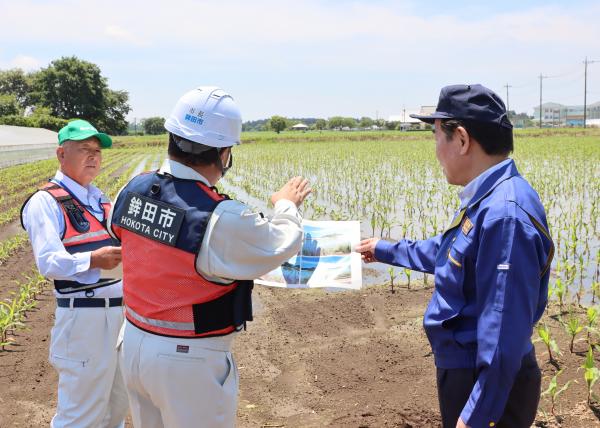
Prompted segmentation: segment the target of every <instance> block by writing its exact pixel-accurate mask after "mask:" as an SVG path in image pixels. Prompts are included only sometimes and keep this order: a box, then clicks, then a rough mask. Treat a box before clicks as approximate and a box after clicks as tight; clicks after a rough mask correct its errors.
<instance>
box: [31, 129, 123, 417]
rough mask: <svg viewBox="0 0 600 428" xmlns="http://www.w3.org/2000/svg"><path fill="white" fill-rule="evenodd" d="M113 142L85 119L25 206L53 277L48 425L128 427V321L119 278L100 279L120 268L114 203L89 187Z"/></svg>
mask: <svg viewBox="0 0 600 428" xmlns="http://www.w3.org/2000/svg"><path fill="white" fill-rule="evenodd" d="M111 145H112V140H111V138H110V137H109V136H108V135H106V134H104V133H101V132H98V131H97V130H96V128H94V127H93V126H92V125H91V124H90V123H89V122H86V121H85V120H74V121H71V122H69V123H68V124H67V126H65V127H64V128H62V129H61V130H60V131H59V133H58V148H57V149H56V157H57V158H58V161H59V163H60V168H59V170H58V171H57V172H56V175H55V176H54V178H52V179H51V180H50V181H49V182H48V183H47V184H46V185H44V186H42V187H41V188H40V189H39V190H38V191H37V192H36V193H34V194H33V195H32V196H31V197H30V198H29V199H28V200H27V201H25V203H24V204H23V208H22V209H21V223H22V225H23V227H24V228H25V230H27V233H28V234H29V240H30V241H31V245H32V247H33V254H34V257H35V261H36V264H37V266H38V269H39V271H40V273H41V274H42V275H44V276H45V277H47V278H50V279H52V280H54V289H55V290H54V294H55V296H56V304H57V307H56V313H55V322H54V327H53V328H52V333H51V338H50V352H49V354H50V363H51V364H52V365H53V366H54V368H55V369H56V371H57V373H58V402H57V408H56V414H55V416H54V418H53V419H52V422H51V427H54V428H59V427H102V428H116V427H123V426H124V419H125V416H126V415H127V410H128V405H127V392H126V389H125V386H124V383H123V379H122V377H121V371H120V368H119V362H118V358H117V351H116V349H115V347H116V343H117V338H118V335H119V330H120V327H121V325H122V323H123V310H122V309H123V308H122V305H123V290H122V288H123V286H122V281H121V280H120V279H118V278H114V277H112V276H110V275H106V274H103V272H102V271H103V270H105V271H108V270H111V269H114V268H116V267H117V266H118V265H119V264H120V263H121V247H120V246H118V243H116V242H115V241H114V240H113V239H112V238H111V237H110V235H109V234H108V232H107V230H106V219H107V217H108V213H109V211H110V208H111V203H110V201H109V200H108V199H107V198H106V197H105V196H104V194H103V193H102V192H101V191H100V190H99V189H98V188H97V187H95V186H93V185H92V184H91V183H92V181H93V180H94V179H95V178H96V177H97V176H98V173H99V172H100V164H101V161H102V151H101V149H102V148H108V147H110V146H111Z"/></svg>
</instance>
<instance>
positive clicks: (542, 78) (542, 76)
mask: <svg viewBox="0 0 600 428" xmlns="http://www.w3.org/2000/svg"><path fill="white" fill-rule="evenodd" d="M548 77H550V76H544V75H543V74H542V73H540V76H539V78H540V128H541V127H542V80H544V79H547V78H548Z"/></svg>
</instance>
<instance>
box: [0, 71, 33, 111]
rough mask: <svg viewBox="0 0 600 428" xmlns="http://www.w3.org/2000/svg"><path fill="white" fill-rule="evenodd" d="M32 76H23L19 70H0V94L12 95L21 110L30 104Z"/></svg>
mask: <svg viewBox="0 0 600 428" xmlns="http://www.w3.org/2000/svg"><path fill="white" fill-rule="evenodd" d="M32 76H33V74H25V72H24V71H23V70H21V69H20V68H13V69H11V70H0V94H1V95H13V96H14V97H15V99H16V100H17V103H19V106H20V107H21V108H25V107H27V106H28V105H30V104H31V91H32V82H33V78H32Z"/></svg>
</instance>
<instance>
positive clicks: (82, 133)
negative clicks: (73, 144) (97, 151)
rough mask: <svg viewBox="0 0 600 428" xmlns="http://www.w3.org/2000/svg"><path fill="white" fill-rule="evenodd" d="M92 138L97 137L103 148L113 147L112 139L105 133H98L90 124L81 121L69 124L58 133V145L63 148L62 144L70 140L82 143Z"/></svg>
mask: <svg viewBox="0 0 600 428" xmlns="http://www.w3.org/2000/svg"><path fill="white" fill-rule="evenodd" d="M90 137H96V138H97V139H98V140H100V146H101V147H103V148H108V147H110V146H112V139H111V138H110V137H109V136H108V135H106V134H104V133H103V132H98V130H97V129H96V128H94V127H93V126H92V124H91V123H90V122H88V121H86V120H81V119H78V120H73V121H71V122H69V123H67V125H66V126H64V127H63V128H61V130H60V131H58V145H59V146H62V144H63V143H64V142H65V141H68V140H71V141H81V140H86V139H88V138H90Z"/></svg>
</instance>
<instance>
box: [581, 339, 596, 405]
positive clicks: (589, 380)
mask: <svg viewBox="0 0 600 428" xmlns="http://www.w3.org/2000/svg"><path fill="white" fill-rule="evenodd" d="M580 368H582V369H583V370H584V371H583V378H584V379H585V384H586V386H587V403H588V406H591V404H592V398H594V400H596V401H598V397H597V396H596V395H595V394H594V393H593V392H592V388H594V385H595V384H596V382H598V379H600V370H598V368H597V367H596V364H595V361H594V352H593V351H592V348H589V349H588V352H587V354H586V357H585V361H584V363H583V365H582V366H581V367H580Z"/></svg>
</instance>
